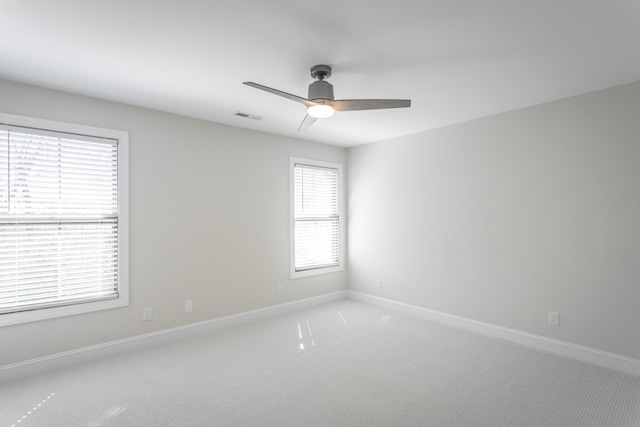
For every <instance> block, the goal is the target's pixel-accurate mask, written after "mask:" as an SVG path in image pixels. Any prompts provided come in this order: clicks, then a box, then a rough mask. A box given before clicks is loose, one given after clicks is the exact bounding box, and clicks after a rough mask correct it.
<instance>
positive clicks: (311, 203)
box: [290, 158, 344, 278]
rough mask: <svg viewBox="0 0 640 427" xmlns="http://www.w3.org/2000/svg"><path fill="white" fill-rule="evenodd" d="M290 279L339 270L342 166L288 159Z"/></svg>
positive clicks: (340, 262)
mask: <svg viewBox="0 0 640 427" xmlns="http://www.w3.org/2000/svg"><path fill="white" fill-rule="evenodd" d="M290 181H291V190H290V194H291V211H292V212H291V248H292V249H291V278H298V277H305V276H311V275H316V274H323V273H331V272H334V271H341V270H343V269H344V267H343V234H344V232H343V230H344V225H343V222H344V220H343V214H342V211H343V208H342V165H339V164H335V163H327V162H319V161H313V160H306V159H297V158H291V160H290Z"/></svg>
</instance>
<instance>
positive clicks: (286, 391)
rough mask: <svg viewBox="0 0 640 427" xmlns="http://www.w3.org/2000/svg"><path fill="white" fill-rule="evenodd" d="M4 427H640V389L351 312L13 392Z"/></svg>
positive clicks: (281, 320)
mask: <svg viewBox="0 0 640 427" xmlns="http://www.w3.org/2000/svg"><path fill="white" fill-rule="evenodd" d="M4 426H16V427H17V426H20V427H27V426H332V427H335V426H487V427H499V426H545V427H549V426H562V427H564V426H577V427H587V426H598V427H603V426H615V427H621V426H640V377H636V376H633V375H629V374H625V373H621V372H617V371H614V370H609V369H606V368H601V367H598V366H594V365H590V364H586V363H583V362H578V361H574V360H571V359H567V358H563V357H559V356H556V355H552V354H549V353H544V352H541V351H537V350H532V349H530V348H527V347H522V346H518V345H516V344H513V343H509V342H505V341H501V340H497V339H492V338H488V337H485V336H481V335H475V334H473V333H470V332H466V331H461V330H458V329H454V328H451V327H448V326H445V325H441V324H438V323H432V322H429V321H426V320H423V319H418V318H413V317H410V316H407V315H404V314H399V313H395V312H390V311H386V310H384V309H381V308H377V307H372V306H369V305H366V304H363V303H360V302H355V301H351V300H344V301H339V302H335V303H331V304H326V305H323V306H319V307H316V308H313V309H309V310H305V311H299V312H292V313H288V314H284V315H280V316H277V317H272V318H269V319H266V320H261V321H259V322H255V323H247V324H244V325H241V326H236V327H233V328H229V329H226V330H220V331H218V332H216V333H213V334H211V335H206V336H200V337H197V338H193V339H189V340H185V341H180V342H176V343H172V344H170V345H165V346H162V347H155V348H149V349H146V350H144V351H138V352H135V353H130V354H125V355H121V356H118V357H114V358H109V359H103V360H99V361H95V362H91V363H87V364H82V365H79V366H76V367H73V368H68V369H63V370H58V371H54V372H49V373H46V374H42V375H38V376H34V377H31V378H25V379H21V380H17V381H13V382H8V383H4V384H0V427H4Z"/></svg>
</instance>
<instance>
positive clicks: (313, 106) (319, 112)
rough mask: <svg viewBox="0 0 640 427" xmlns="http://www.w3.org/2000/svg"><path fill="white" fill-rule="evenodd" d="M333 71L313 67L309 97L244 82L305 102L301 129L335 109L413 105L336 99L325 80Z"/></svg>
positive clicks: (331, 87) (324, 67) (391, 100)
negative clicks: (305, 113) (305, 111)
mask: <svg viewBox="0 0 640 427" xmlns="http://www.w3.org/2000/svg"><path fill="white" fill-rule="evenodd" d="M331 71H332V70H331V66H329V65H322V64H321V65H314V66H313V67H311V77H313V78H314V79H316V81H315V82H313V83H311V84H310V85H309V92H308V97H307V98H302V97H300V96H297V95H292V94H290V93H287V92H283V91H281V90H278V89H273V88H270V87H268V86H263V85H260V84H258V83H253V82H244V83H243V84H245V85H247V86H251V87H253V88H256V89H260V90H263V91H265V92H270V93H272V94H274V95H278V96H282V97H284V98H288V99H290V100H292V101H296V102H299V103H301V104H304V105H305V106H306V107H307V115H306V116H305V118H304V120H303V121H302V123H301V124H300V127H299V128H298V130H299V131H300V130H304V129H308V128H309V127H310V126H311V125H312V124H313V123H314V122H315V121H316V119H325V118H328V117H331V116H332V115H333V112H334V111H358V110H380V109H386V108H406V107H410V106H411V100H410V99H342V100H340V99H338V100H336V99H334V97H333V85H332V84H331V83H329V82H327V81H325V79H327V78H329V77H330V76H331Z"/></svg>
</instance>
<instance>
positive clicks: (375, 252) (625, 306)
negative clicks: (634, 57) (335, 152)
mask: <svg viewBox="0 0 640 427" xmlns="http://www.w3.org/2000/svg"><path fill="white" fill-rule="evenodd" d="M348 165H349V167H348V169H347V187H348V189H349V203H348V215H347V216H348V218H349V222H348V230H349V231H348V236H349V237H348V238H349V251H348V258H349V272H348V282H349V288H350V289H352V290H355V291H360V292H365V293H368V294H371V295H378V296H381V297H384V298H389V299H393V300H397V301H401V302H404V303H409V304H414V305H418V306H422V307H426V308H429V309H434V310H438V311H442V312H445V313H450V314H454V315H459V316H463V317H466V318H469V319H474V320H478V321H482V322H487V323H491V324H494V325H499V326H503V327H507V328H512V329H515V330H519V331H524V332H529V333H533V334H537V335H541V336H545V337H550V338H555V339H559V340H563V341H567V342H570V343H574V344H579V345H584V346H588V347H592V348H595V349H599V350H603V351H607V352H612V353H616V354H620V355H624V356H628V357H632V358H636V359H640V338H639V335H638V325H640V309H638V303H639V302H640V223H639V221H640V190H639V185H640V83H634V84H629V85H624V86H620V87H616V88H612V89H609V90H604V91H599V92H595V93H591V94H587V95H583V96H578V97H574V98H570V99H565V100H561V101H557V102H553V103H548V104H544V105H540V106H536V107H532V108H527V109H523V110H518V111H514V112H509V113H505V114H500V115H496V116H492V117H488V118H484V119H480V120H475V121H472V122H467V123H463V124H459V125H455V126H450V127H447V128H442V129H438V130H434V131H430V132H424V133H420V134H416V135H411V136H406V137H403V138H399V139H396V140H391V141H386V142H381V143H376V144H371V145H367V146H361V147H358V148H354V149H350V150H349V151H348ZM377 278H381V279H383V288H382V289H378V288H377V287H376V279H377ZM549 310H551V311H558V312H560V322H561V325H560V327H552V326H549V325H548V324H547V312H548V311H549Z"/></svg>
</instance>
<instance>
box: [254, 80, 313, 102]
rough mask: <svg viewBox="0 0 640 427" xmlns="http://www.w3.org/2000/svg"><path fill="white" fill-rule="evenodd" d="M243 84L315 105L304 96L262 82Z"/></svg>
mask: <svg viewBox="0 0 640 427" xmlns="http://www.w3.org/2000/svg"><path fill="white" fill-rule="evenodd" d="M242 84H245V85H247V86H251V87H254V88H256V89H260V90H264V91H265V92H269V93H272V94H274V95H278V96H282V97H284V98H287V99H290V100H292V101H296V102H299V103H301V104H304V105H306V106H307V107H308V106H309V105H313V102H311V101H309V100H308V99H306V98H302V97H300V96H297V95H292V94H290V93H287V92H283V91H281V90H278V89H273V88H271V87H268V86H263V85H260V84H258V83H254V82H243V83H242Z"/></svg>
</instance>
